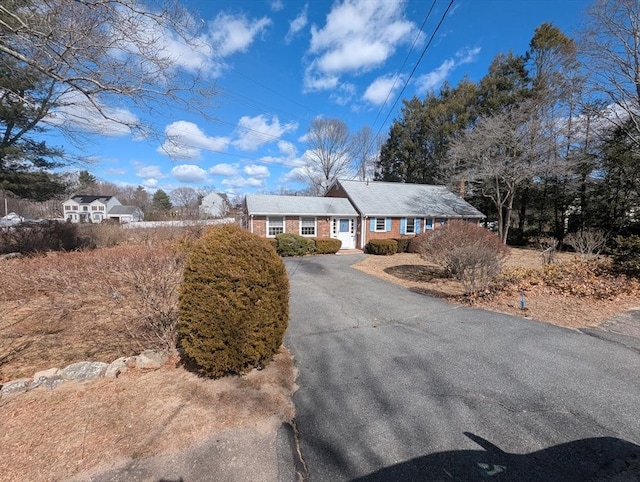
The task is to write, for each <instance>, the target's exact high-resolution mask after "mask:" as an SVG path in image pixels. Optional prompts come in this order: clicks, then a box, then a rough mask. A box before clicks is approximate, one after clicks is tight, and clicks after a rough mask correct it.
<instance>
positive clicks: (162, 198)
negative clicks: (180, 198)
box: [151, 189, 173, 213]
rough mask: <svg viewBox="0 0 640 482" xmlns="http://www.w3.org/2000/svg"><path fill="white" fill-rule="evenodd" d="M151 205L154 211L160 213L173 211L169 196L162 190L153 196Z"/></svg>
mask: <svg viewBox="0 0 640 482" xmlns="http://www.w3.org/2000/svg"><path fill="white" fill-rule="evenodd" d="M151 205H152V207H153V209H154V210H156V211H159V212H161V213H168V212H169V211H171V209H173V204H172V203H171V198H169V195H168V194H167V193H166V192H164V191H163V190H162V189H158V190H157V191H156V192H155V193H154V194H153V198H152V201H151Z"/></svg>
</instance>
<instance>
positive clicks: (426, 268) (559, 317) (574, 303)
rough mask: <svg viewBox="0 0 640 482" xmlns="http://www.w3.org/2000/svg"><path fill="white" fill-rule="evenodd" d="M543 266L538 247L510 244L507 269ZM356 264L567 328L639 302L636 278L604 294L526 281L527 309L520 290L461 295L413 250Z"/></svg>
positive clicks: (572, 258) (560, 258) (436, 292)
mask: <svg viewBox="0 0 640 482" xmlns="http://www.w3.org/2000/svg"><path fill="white" fill-rule="evenodd" d="M576 261H577V257H576V255H574V254H572V253H558V254H557V255H556V257H555V259H554V263H573V262H576ZM541 266H542V258H541V255H540V252H538V251H535V250H528V249H519V248H512V249H511V255H510V256H509V258H508V259H507V262H506V263H505V270H510V269H517V268H538V267H541ZM354 267H355V268H357V269H359V270H361V271H364V272H366V273H369V274H371V275H374V276H377V277H379V278H383V279H386V280H388V281H390V282H392V283H396V284H399V285H401V286H404V287H406V288H409V289H411V290H412V291H416V292H419V293H424V294H428V295H431V296H437V297H440V298H445V299H447V300H448V301H451V302H453V303H462V304H467V305H469V304H470V305H472V306H476V307H480V308H486V309H490V310H495V311H499V312H503V313H510V314H513V315H517V316H526V317H528V318H533V319H536V320H539V321H545V322H548V323H553V324H556V325H559V326H564V327H568V328H582V327H593V326H597V325H599V324H600V323H602V322H604V321H606V320H608V319H610V318H612V317H613V316H615V315H617V314H619V313H623V312H625V311H627V310H629V309H632V308H638V307H640V287H638V284H637V282H636V283H635V284H634V286H633V287H632V289H630V290H629V293H627V294H622V295H617V296H615V297H611V298H608V299H594V298H593V297H589V296H567V295H566V294H557V293H553V292H550V291H549V290H548V289H545V287H544V286H543V285H539V286H528V287H527V289H526V291H525V301H526V310H525V311H523V310H521V309H520V294H519V290H518V289H510V290H509V289H507V290H504V291H499V292H495V293H492V294H491V295H490V296H479V297H468V296H464V290H463V288H462V284H461V283H460V282H459V281H457V280H455V279H451V278H447V277H445V276H444V275H443V271H442V269H441V268H439V267H438V266H436V265H435V264H432V263H429V262H428V261H425V260H424V259H422V258H420V256H418V255H417V254H411V253H399V254H396V255H393V256H373V255H368V256H367V257H366V258H365V259H364V260H363V261H361V262H360V263H358V264H356V265H354Z"/></svg>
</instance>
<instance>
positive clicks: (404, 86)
mask: <svg viewBox="0 0 640 482" xmlns="http://www.w3.org/2000/svg"><path fill="white" fill-rule="evenodd" d="M453 2H454V0H450V2H449V5H447V8H446V9H445V11H444V13H443V14H442V17H440V21H439V22H438V25H436V28H435V30H434V31H433V33H432V34H431V37H430V38H429V41H428V42H427V44H426V45H425V47H424V49H422V53H421V54H420V58H419V59H418V61H417V62H416V65H414V67H413V70H411V74H409V77H408V78H407V80H406V81H405V83H404V85H403V86H402V89H401V90H400V92H399V93H398V95H397V96H396V100H395V101H394V102H393V105H392V106H391V109H389V112H388V113H387V116H386V117H385V118H384V121H383V122H382V124H381V125H380V128H379V129H378V131H377V132H376V135H375V136H374V139H375V138H377V137H378V136H379V135H380V132H381V131H382V128H383V127H384V126H385V124H386V123H387V120H389V116H390V115H391V113H392V112H393V109H395V107H396V105H397V104H398V101H399V100H400V97H401V96H402V94H404V91H405V90H406V88H407V86H408V85H409V82H410V81H411V78H412V77H413V74H415V72H416V69H417V68H418V66H419V65H420V62H422V59H423V58H424V55H425V54H426V53H427V50H428V49H429V47H430V46H431V43H432V42H433V39H434V38H435V36H436V34H437V33H438V30H440V27H441V26H442V23H443V22H444V19H445V17H446V16H447V13H449V10H450V9H451V6H452V5H453Z"/></svg>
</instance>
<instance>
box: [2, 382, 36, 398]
mask: <svg viewBox="0 0 640 482" xmlns="http://www.w3.org/2000/svg"><path fill="white" fill-rule="evenodd" d="M32 380H33V379H31V378H19V379H17V380H12V381H10V382H7V383H5V384H4V385H2V389H1V390H0V395H2V396H5V395H9V394H11V393H19V392H26V391H27V390H29V385H30V384H31V382H32Z"/></svg>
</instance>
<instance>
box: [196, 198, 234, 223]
mask: <svg viewBox="0 0 640 482" xmlns="http://www.w3.org/2000/svg"><path fill="white" fill-rule="evenodd" d="M227 214H229V200H228V199H227V195H226V194H220V193H217V192H210V193H209V194H207V195H206V196H205V197H203V198H202V202H201V204H200V216H202V217H211V218H223V217H225V216H226V215H227Z"/></svg>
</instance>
